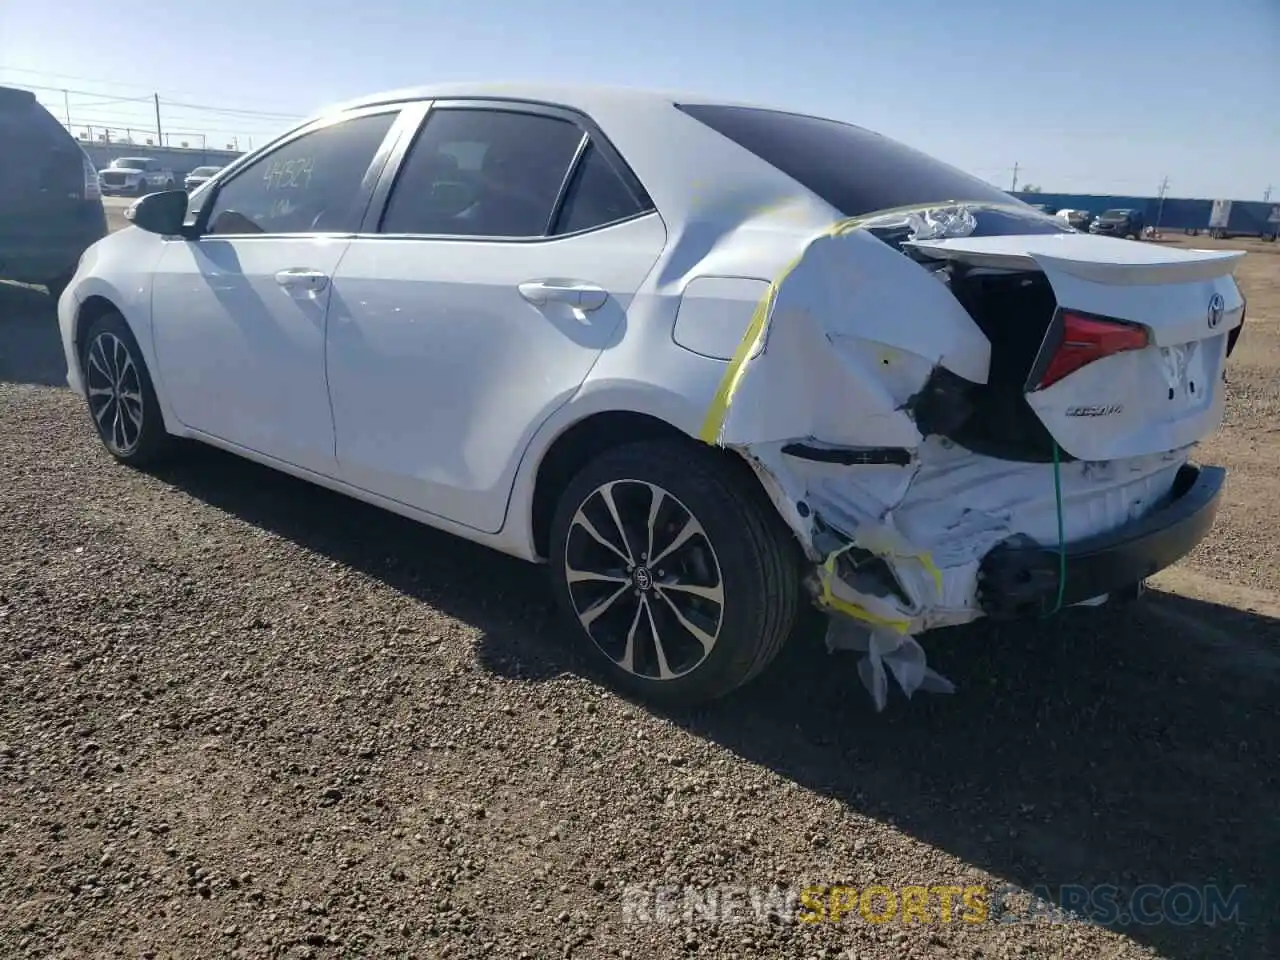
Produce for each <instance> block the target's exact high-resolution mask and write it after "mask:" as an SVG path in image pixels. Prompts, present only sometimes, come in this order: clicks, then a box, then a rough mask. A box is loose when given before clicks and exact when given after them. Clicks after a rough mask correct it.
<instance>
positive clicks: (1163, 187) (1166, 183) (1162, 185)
mask: <svg viewBox="0 0 1280 960" xmlns="http://www.w3.org/2000/svg"><path fill="white" fill-rule="evenodd" d="M1168 189H1169V175H1168V174H1165V178H1164V179H1163V180H1161V181H1160V206H1159V207H1157V208H1156V232H1157V233H1158V232H1159V231H1160V218H1161V217H1162V216H1164V195H1165V191H1166V190H1168Z"/></svg>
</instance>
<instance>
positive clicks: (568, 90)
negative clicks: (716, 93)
mask: <svg viewBox="0 0 1280 960" xmlns="http://www.w3.org/2000/svg"><path fill="white" fill-rule="evenodd" d="M443 97H450V98H468V99H470V98H474V99H488V98H494V99H498V98H502V99H510V100H528V101H533V102H536V103H549V104H558V105H562V106H566V107H571V108H574V109H577V110H581V111H583V112H586V113H594V112H596V111H597V110H601V109H604V110H609V109H618V108H628V107H629V108H632V109H634V108H636V107H650V108H652V107H659V106H670V105H671V104H673V103H719V104H726V105H733V106H741V107H760V106H764V105H763V104H757V103H746V102H743V101H736V100H732V99H728V98H725V97H708V96H706V95H705V94H697V93H692V92H689V91H683V92H681V91H675V90H648V89H643V88H638V87H612V86H601V85H595V84H566V83H558V84H557V83H530V82H521V81H508V82H474V81H461V82H454V83H439V84H430V85H427V86H417V87H403V88H400V89H396V90H384V91H382V92H379V93H373V94H369V95H366V96H363V97H358V98H356V99H353V100H348V101H346V102H343V103H338V104H334V105H332V106H331V107H329V108H328V109H326V110H325V111H323V112H325V113H328V112H330V111H334V110H350V109H355V108H357V107H366V106H373V105H375V104H379V103H388V102H392V101H397V100H430V99H434V98H443Z"/></svg>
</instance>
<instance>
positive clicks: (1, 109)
mask: <svg viewBox="0 0 1280 960" xmlns="http://www.w3.org/2000/svg"><path fill="white" fill-rule="evenodd" d="M20 92H21V91H14V90H8V89H7V88H4V87H0V93H3V94H6V96H0V202H3V203H4V204H5V205H6V206H8V205H9V204H10V203H13V202H16V201H18V200H22V199H28V200H29V199H31V197H32V196H33V195H34V194H35V193H36V192H37V191H39V190H41V189H54V190H58V191H61V192H76V191H79V190H80V189H82V188H83V186H84V166H83V157H84V154H83V153H82V152H81V150H80V148H79V146H78V145H77V144H76V142H75V141H74V140H72V139H71V135H70V134H69V133H67V131H66V130H64V129H63V127H62V124H60V123H58V121H57V120H55V119H54V118H53V115H52V114H50V113H49V111H47V110H46V109H45V108H44V107H42V106H40V105H39V104H38V103H36V102H35V101H33V100H32V99H31V98H30V97H24V98H20V97H18V96H17V94H18V93H20ZM3 212H4V211H3V210H0V213H3Z"/></svg>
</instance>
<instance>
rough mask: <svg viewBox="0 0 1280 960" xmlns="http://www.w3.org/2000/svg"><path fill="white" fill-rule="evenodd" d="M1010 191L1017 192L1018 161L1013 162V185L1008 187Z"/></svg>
mask: <svg viewBox="0 0 1280 960" xmlns="http://www.w3.org/2000/svg"><path fill="white" fill-rule="evenodd" d="M1009 192H1010V193H1017V192H1018V162H1017V161H1016V160H1015V161H1014V162H1013V186H1012V187H1010V188H1009Z"/></svg>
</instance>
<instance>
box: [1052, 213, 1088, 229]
mask: <svg viewBox="0 0 1280 960" xmlns="http://www.w3.org/2000/svg"><path fill="white" fill-rule="evenodd" d="M1056 216H1057V217H1058V218H1059V219H1061V220H1065V221H1066V222H1067V226H1069V227H1071V229H1073V230H1081V231H1087V230H1088V229H1089V225H1090V224H1092V223H1093V214H1092V213H1090V212H1089V211H1088V210H1059V211H1058V212H1057V214H1056Z"/></svg>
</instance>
